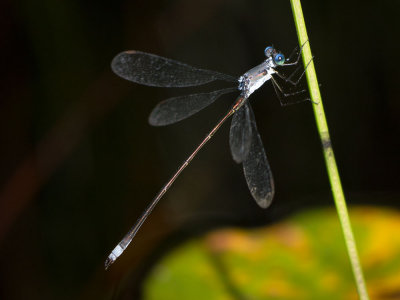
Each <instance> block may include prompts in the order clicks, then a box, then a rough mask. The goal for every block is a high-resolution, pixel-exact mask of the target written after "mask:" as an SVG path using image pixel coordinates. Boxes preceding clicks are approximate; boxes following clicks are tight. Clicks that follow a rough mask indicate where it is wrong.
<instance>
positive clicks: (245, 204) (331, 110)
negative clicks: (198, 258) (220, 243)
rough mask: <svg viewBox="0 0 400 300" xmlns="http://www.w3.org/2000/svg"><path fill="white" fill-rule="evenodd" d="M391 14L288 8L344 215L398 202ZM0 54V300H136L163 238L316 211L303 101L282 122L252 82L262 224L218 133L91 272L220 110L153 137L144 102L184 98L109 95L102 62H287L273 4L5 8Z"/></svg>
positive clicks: (117, 84) (321, 196)
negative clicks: (265, 169)
mask: <svg viewBox="0 0 400 300" xmlns="http://www.w3.org/2000/svg"><path fill="white" fill-rule="evenodd" d="M396 3H397V2H396V1H362V2H359V1H343V0H340V1H337V0H335V1H332V0H330V1H303V11H304V15H305V18H306V25H307V26H308V28H307V29H308V34H309V39H310V43H311V49H312V51H313V54H314V55H315V66H316V71H317V75H318V78H319V81H320V83H321V85H322V86H321V92H322V97H323V100H324V106H325V110H326V114H327V118H328V123H329V126H330V131H331V138H332V141H333V146H334V150H335V154H336V158H337V162H338V165H339V171H340V174H341V176H342V181H343V186H344V189H345V192H346V195H347V200H348V203H349V205H352V204H374V205H389V206H392V207H398V206H399V199H400V198H399V175H398V174H399V155H398V152H399V143H398V139H399V117H398V114H399V108H400V105H399V96H398V95H399V92H400V84H399V79H400V76H399V75H398V74H399V73H398V71H399V67H398V65H399V64H398V62H399V58H398V53H399V50H400V47H399V42H398V40H399V37H400V26H399V21H398V17H397V15H398V11H399V9H400V6H399V5H398V4H396ZM0 43H1V44H0V49H1V56H0V61H1V71H0V72H1V81H0V128H1V132H0V145H1V147H0V164H1V168H0V183H1V187H0V298H1V299H110V298H111V297H112V295H113V294H117V293H121V294H123V295H132V297H135V296H137V295H138V294H140V280H141V279H142V275H143V272H145V270H146V269H147V268H148V266H149V265H150V264H151V262H152V261H153V259H154V257H155V256H154V255H153V254H152V253H160V251H161V252H162V250H156V249H160V248H159V247H160V245H164V246H162V247H165V245H170V244H173V242H168V239H167V237H169V236H171V235H173V236H174V237H175V238H174V239H175V240H176V236H190V235H191V234H195V233H198V232H201V231H202V230H204V229H206V228H210V227H214V226H222V225H226V224H235V225H238V224H241V225H243V226H245V225H247V226H250V225H260V224H268V223H270V222H273V221H276V220H280V219H282V218H284V217H287V216H288V215H289V214H291V213H293V212H296V211H299V210H303V209H307V208H310V207H312V206H321V205H323V206H333V200H332V197H331V194H330V187H329V184H328V179H327V175H326V171H325V166H324V161H323V157H322V153H321V146H320V141H319V139H318V135H317V132H316V127H315V123H314V117H313V113H312V107H311V104H310V103H309V102H304V103H300V104H298V105H292V106H287V107H283V108H282V107H281V106H280V104H279V101H278V99H277V98H276V96H275V95H274V92H273V89H272V87H271V85H270V84H266V86H265V87H263V88H262V89H260V90H259V91H257V92H256V93H255V94H254V95H253V96H252V104H253V108H254V110H255V114H256V118H257V124H258V128H259V131H260V133H261V135H262V138H263V142H264V145H265V148H266V153H267V156H268V158H269V161H270V164H271V167H272V170H273V173H274V178H275V182H276V196H275V199H274V203H273V204H272V206H271V207H270V208H269V209H267V210H265V211H263V210H261V209H260V208H259V207H258V206H257V205H256V204H255V202H254V200H253V199H252V198H251V196H250V193H249V192H248V189H247V186H246V183H245V181H244V178H243V174H242V170H241V166H239V165H236V164H235V163H234V162H233V161H232V159H231V156H230V152H229V145H228V128H229V126H227V125H225V126H224V127H223V128H222V129H221V130H220V132H218V133H217V134H216V136H215V137H214V138H213V140H212V141H211V142H210V143H209V144H208V145H207V147H206V148H205V149H203V150H202V151H201V152H200V154H199V155H198V157H196V159H195V160H194V161H193V163H192V165H190V167H189V168H187V170H185V171H184V173H183V174H182V176H181V177H180V178H179V179H178V180H177V181H176V183H175V184H174V186H173V187H172V188H171V190H170V191H169V192H168V193H167V195H166V196H165V198H164V199H163V200H162V203H161V204H160V205H159V206H158V207H157V209H156V210H155V212H154V213H153V214H152V216H151V217H150V218H149V220H148V221H147V222H146V224H145V225H144V226H143V228H142V230H141V231H140V233H139V235H138V236H137V238H136V239H135V241H134V243H133V245H132V246H131V247H130V248H129V249H128V250H127V251H126V253H125V254H124V255H123V256H122V258H121V259H120V260H118V262H117V263H116V264H115V265H113V266H112V268H111V269H110V270H109V271H107V272H105V271H104V268H103V263H104V260H105V258H106V257H107V256H108V254H109V252H110V251H111V250H112V249H113V248H114V247H115V245H116V243H117V242H118V241H119V240H120V238H121V237H122V236H123V234H125V233H126V231H127V230H128V228H129V227H130V226H131V225H133V223H134V222H135V220H136V218H137V217H138V216H139V215H140V213H141V211H142V210H143V209H144V207H145V206H146V204H147V203H148V202H149V201H150V200H151V199H152V198H153V197H154V195H155V194H156V192H157V191H158V190H159V189H160V188H161V187H162V185H163V184H164V183H165V181H166V180H167V179H168V178H169V176H170V175H171V174H172V173H173V172H174V171H175V170H176V168H177V167H178V166H179V164H180V163H181V162H183V161H184V159H185V158H186V157H187V155H188V154H189V153H190V152H191V151H192V150H193V149H194V148H195V146H196V145H197V143H198V142H200V140H201V139H202V138H203V137H204V136H205V134H206V133H207V132H208V130H210V129H211V128H212V126H213V125H214V124H215V123H216V121H217V120H218V119H219V118H220V116H221V115H222V114H223V113H225V112H226V111H227V109H228V107H229V106H230V103H232V100H233V99H234V96H232V95H228V96H225V97H223V98H222V99H221V100H219V101H217V102H216V103H215V104H214V105H212V106H210V107H209V108H207V109H205V110H204V111H203V112H201V113H199V114H198V115H196V116H193V117H192V118H190V119H188V120H185V121H182V122H180V123H177V124H176V125H172V126H169V127H165V128H153V127H150V126H149V125H148V123H147V118H148V115H149V113H150V111H151V109H152V107H154V105H155V104H156V103H157V102H159V101H160V100H163V99H165V98H167V97H170V96H172V95H180V94H185V93H190V92H193V90H191V89H188V88H186V89H162V88H150V87H143V86H139V85H136V84H133V83H130V82H127V81H124V80H122V79H120V78H118V77H117V76H115V75H114V74H113V73H112V72H111V69H110V62H111V59H112V58H113V57H114V56H115V55H116V54H117V53H119V52H120V51H122V50H128V49H136V50H141V51H146V52H151V53H155V54H158V55H162V56H165V57H170V58H173V59H176V60H180V61H183V62H186V63H188V64H191V65H194V66H200V67H203V68H208V69H212V70H218V71H221V72H225V73H228V74H232V75H240V74H242V73H244V72H245V71H247V70H248V69H250V68H251V67H253V66H255V65H256V64H258V63H260V62H261V61H262V60H263V49H264V48H265V47H266V46H268V45H271V44H273V45H274V46H275V47H276V48H278V49H279V50H281V51H282V52H283V53H286V54H289V53H290V52H291V51H292V49H293V48H294V47H295V46H296V45H297V37H296V32H295V27H294V22H293V17H292V12H291V9H290V3H289V1H261V0H259V1H256V0H251V1H248V0H246V1H244V0H243V1H239V0H236V1H227V0H206V1H186V0H180V1H179V0H177V1H166V0H164V1H144V0H142V1H134V0H132V1H101V2H99V1H74V0H69V1H51V0H43V1H27V0H17V1H11V0H6V1H2V2H1V4H0ZM212 87H213V85H210V86H209V88H210V89H211V88H212ZM178 239H179V238H178ZM162 247H161V248H162Z"/></svg>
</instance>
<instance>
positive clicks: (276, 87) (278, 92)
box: [271, 77, 311, 106]
mask: <svg viewBox="0 0 400 300" xmlns="http://www.w3.org/2000/svg"><path fill="white" fill-rule="evenodd" d="M271 82H272V86H273V87H274V90H275V93H276V95H277V97H278V99H279V102H280V103H281V105H282V106H287V105H292V104H296V103H300V102H303V101H311V99H310V98H305V99H302V100H298V101H294V102H285V101H283V98H282V97H281V95H283V97H285V98H286V97H290V96H295V95H299V94H302V93H305V92H307V90H306V89H303V90H301V91H297V92H294V93H285V92H284V91H283V89H282V87H281V86H280V85H279V84H278V82H277V81H276V80H275V78H274V77H271Z"/></svg>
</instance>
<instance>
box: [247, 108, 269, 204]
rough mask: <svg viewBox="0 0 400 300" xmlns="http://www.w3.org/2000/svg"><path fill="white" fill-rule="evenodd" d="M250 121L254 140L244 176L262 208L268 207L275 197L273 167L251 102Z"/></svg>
mask: <svg viewBox="0 0 400 300" xmlns="http://www.w3.org/2000/svg"><path fill="white" fill-rule="evenodd" d="M244 105H246V106H248V109H249V111H250V122H251V128H252V141H251V145H250V152H249V154H248V155H247V158H246V159H245V160H244V161H243V171H244V176H245V178H246V181H247V185H248V187H249V189H250V193H251V195H252V196H253V198H254V199H255V200H256V202H257V204H258V205H259V206H261V207H262V208H267V207H268V206H269V205H270V204H271V202H272V199H273V197H274V192H275V188H274V180H273V178H272V173H271V169H270V166H269V163H268V160H267V156H266V155H265V150H264V147H263V144H262V141H261V137H260V135H259V133H258V131H257V125H256V121H255V118H254V113H253V110H252V109H251V107H250V105H249V103H248V102H247V103H245V104H244Z"/></svg>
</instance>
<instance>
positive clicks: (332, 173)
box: [290, 0, 369, 300]
mask: <svg viewBox="0 0 400 300" xmlns="http://www.w3.org/2000/svg"><path fill="white" fill-rule="evenodd" d="M290 2H291V5H292V11H293V16H294V21H295V24H296V30H297V35H298V38H299V43H300V45H303V44H304V43H306V42H307V41H308V36H307V31H306V25H305V22H304V17H303V11H302V9H301V4H300V0H290ZM302 57H303V63H304V65H306V64H307V63H308V62H310V61H311V63H310V64H309V65H308V67H307V70H306V77H307V82H308V88H309V91H310V96H311V99H312V102H313V109H314V115H315V120H316V123H317V128H318V132H319V136H320V139H321V142H322V148H323V152H324V157H325V163H326V167H327V170H328V176H329V181H330V184H331V188H332V194H333V198H334V200H335V205H336V210H337V213H338V215H339V220H340V224H341V226H342V231H343V235H344V239H345V242H346V247H347V252H348V254H349V258H350V262H351V267H352V270H353V274H354V277H355V281H356V285H357V290H358V294H359V296H360V299H362V300H368V299H369V298H368V292H367V288H366V285H365V281H364V276H363V272H362V268H361V264H360V260H359V257H358V253H357V247H356V243H355V240H354V236H353V231H352V228H351V224H350V219H349V215H348V212H347V206H346V200H345V198H344V194H343V190H342V185H341V183H340V177H339V172H338V169H337V166H336V161H335V156H334V154H333V149H332V144H331V139H330V137H329V131H328V124H327V122H326V118H325V112H324V107H323V105H322V99H321V94H320V91H319V85H318V81H317V75H316V73H315V69H314V62H313V61H312V55H311V48H310V43H309V42H308V43H307V44H306V45H304V47H303V50H302Z"/></svg>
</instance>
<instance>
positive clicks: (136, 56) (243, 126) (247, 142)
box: [105, 44, 308, 269]
mask: <svg viewBox="0 0 400 300" xmlns="http://www.w3.org/2000/svg"><path fill="white" fill-rule="evenodd" d="M303 46H304V44H303ZM303 46H302V47H301V48H300V51H298V53H297V59H296V60H295V61H294V62H291V58H292V56H293V55H294V54H295V53H296V50H297V49H295V50H294V51H293V52H292V54H291V55H290V57H289V58H288V59H285V56H284V55H283V54H282V53H280V52H278V51H277V50H275V48H274V47H271V46H269V47H267V48H265V50H264V54H265V57H266V58H265V60H264V61H263V62H262V63H261V64H260V65H258V66H256V67H254V68H253V69H251V70H249V71H248V72H246V73H245V74H244V75H242V76H240V77H239V79H236V78H235V77H233V76H230V75H226V74H222V73H219V72H215V71H211V70H204V69H199V68H195V67H192V66H189V65H186V64H184V63H181V62H178V61H175V60H172V59H168V58H164V57H160V56H157V55H154V54H149V53H145V52H140V51H125V52H122V53H120V54H118V55H117V56H116V57H115V58H114V59H113V61H112V63H111V67H112V70H113V71H114V73H115V74H117V75H118V76H120V77H122V78H124V79H126V80H129V81H132V82H135V83H139V84H143V85H148V86H156V87H188V86H198V85H203V84H206V83H209V82H212V81H218V80H220V81H227V82H232V83H233V82H237V81H238V82H239V86H238V87H236V88H225V89H221V90H216V91H213V92H209V93H200V94H192V95H185V96H180V97H173V98H169V99H167V100H164V101H162V102H160V103H159V104H158V105H157V106H156V107H155V108H154V109H153V111H152V112H151V114H150V117H149V123H150V124H151V125H153V126H163V125H169V124H173V123H175V122H178V121H181V120H183V119H186V118H188V117H190V116H191V115H193V114H195V113H197V112H199V111H200V110H202V109H203V108H205V107H206V106H208V105H210V104H211V103H213V102H214V101H215V100H217V99H218V98H219V97H220V96H222V95H224V94H227V93H231V92H234V91H237V90H239V91H240V94H239V96H238V97H237V98H236V101H235V102H234V104H233V106H232V107H231V108H230V109H229V111H228V112H227V113H226V114H225V116H223V117H222V118H221V119H220V120H219V122H218V123H217V125H215V127H214V128H213V129H212V130H211V131H210V132H209V133H208V134H207V136H206V137H205V138H204V139H203V140H202V141H201V143H200V144H199V145H198V146H197V148H196V149H195V150H194V151H193V152H192V154H191V155H190V156H189V157H188V158H187V159H186V160H185V161H184V162H183V164H182V165H181V166H180V167H179V169H178V170H177V171H176V172H175V173H174V174H173V176H172V177H171V178H170V179H169V180H168V182H167V183H166V184H165V185H164V187H163V188H162V189H161V190H160V191H159V193H158V194H157V195H156V197H155V198H154V199H153V201H152V202H151V203H150V205H149V206H148V207H147V208H146V210H145V211H144V212H143V214H142V216H141V217H140V218H139V219H138V220H137V222H136V224H135V225H134V226H133V227H132V228H131V229H130V230H129V232H128V233H127V234H126V235H125V236H124V238H123V239H122V240H121V242H120V243H119V244H118V245H117V246H116V247H115V248H114V250H113V251H112V252H111V253H110V255H109V256H108V258H107V260H106V262H105V268H106V269H107V268H108V267H109V266H110V265H111V264H112V263H113V262H114V261H115V260H116V259H117V258H118V257H119V256H120V255H121V254H122V252H123V251H124V250H125V249H126V248H127V247H128V245H129V243H130V242H131V241H132V239H133V238H134V237H135V235H136V233H137V232H138V230H139V228H140V227H141V226H142V224H143V222H144V221H145V220H146V218H147V217H148V216H149V214H150V213H151V211H152V210H153V209H154V207H155V206H156V205H157V203H158V202H159V201H160V199H161V198H162V196H163V195H164V194H165V193H166V192H167V190H168V189H169V188H170V187H171V185H172V184H173V182H174V181H175V180H176V178H177V177H178V176H179V175H180V174H181V172H182V171H183V170H184V169H185V168H186V167H187V166H188V165H189V163H190V162H191V161H192V159H193V158H194V157H195V156H196V154H197V153H198V152H199V151H200V149H201V148H203V146H204V145H205V144H206V143H207V142H208V141H209V140H210V139H211V137H212V136H213V135H214V134H215V133H216V132H217V130H218V129H219V128H220V127H221V126H222V124H223V123H224V122H225V121H226V120H227V119H228V118H229V117H231V116H232V115H233V118H232V123H231V127H230V134H229V144H230V149H231V153H232V157H233V160H234V161H235V162H237V163H242V165H243V171H244V176H245V178H246V181H247V185H248V187H249V189H250V193H251V195H252V196H253V198H254V199H255V200H256V202H257V204H258V205H259V206H260V207H262V208H267V207H268V206H269V205H270V204H271V202H272V198H273V196H274V181H273V178H272V173H271V169H270V166H269V163H268V160H267V156H266V155H265V151H264V147H263V144H262V141H261V138H260V135H259V134H258V131H257V126H256V122H255V118H254V114H253V111H252V109H251V106H250V103H249V101H248V98H249V97H250V95H251V94H252V93H253V92H254V91H255V90H257V89H258V88H259V87H261V86H262V85H263V84H264V83H265V82H266V81H268V80H271V82H272V85H273V87H274V89H275V92H276V94H277V96H278V98H279V100H280V102H281V104H282V105H285V104H288V103H284V102H283V101H282V100H283V98H285V97H289V96H292V95H295V94H299V93H302V92H304V91H305V90H302V91H297V92H294V93H289V94H287V93H284V91H283V89H282V88H281V86H280V84H279V83H278V78H280V80H284V81H285V82H288V83H290V84H291V85H292V86H294V87H295V86H296V85H297V84H298V83H299V81H300V79H301V78H302V77H303V75H304V72H305V69H306V68H304V71H303V72H302V73H301V75H300V77H299V78H298V80H297V81H293V80H292V79H291V78H292V77H293V76H294V74H295V73H296V72H297V71H298V70H299V68H300V67H301V66H299V67H298V68H296V70H295V71H294V72H293V73H292V74H291V75H290V76H288V77H285V76H284V75H283V74H281V73H280V72H278V70H277V68H279V67H286V66H296V65H297V64H298V62H299V59H300V53H301V50H302V48H303ZM307 66H308V65H307ZM307 66H306V67H307ZM275 75H276V76H277V77H275Z"/></svg>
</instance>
